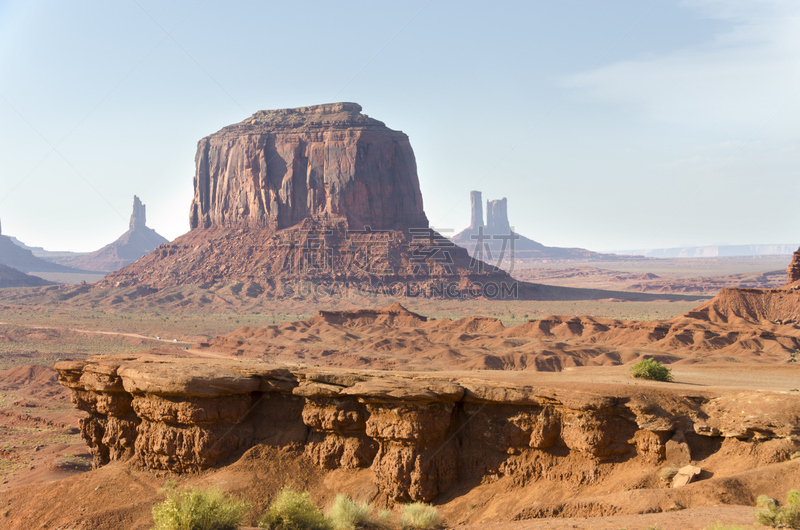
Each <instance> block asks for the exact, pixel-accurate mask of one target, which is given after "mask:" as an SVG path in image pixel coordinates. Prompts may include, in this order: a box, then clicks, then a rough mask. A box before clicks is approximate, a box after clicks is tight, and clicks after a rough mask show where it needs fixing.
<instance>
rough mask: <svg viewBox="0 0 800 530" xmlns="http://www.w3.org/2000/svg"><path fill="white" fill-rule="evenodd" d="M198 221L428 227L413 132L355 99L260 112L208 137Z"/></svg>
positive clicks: (202, 152) (199, 159)
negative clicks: (396, 127)
mask: <svg viewBox="0 0 800 530" xmlns="http://www.w3.org/2000/svg"><path fill="white" fill-rule="evenodd" d="M195 163H196V172H195V181H194V188H195V194H194V199H193V200H192V206H191V215H190V221H191V227H192V228H193V229H194V228H200V227H202V228H211V227H258V228H272V229H282V228H288V227H290V226H294V225H296V224H297V223H299V222H301V221H303V220H304V219H306V218H312V219H316V220H327V219H346V220H347V221H348V224H349V225H350V227H351V228H352V229H357V230H364V229H365V228H366V227H371V228H372V229H400V230H404V229H407V228H409V227H414V228H427V227H428V219H427V218H426V217H425V212H424V211H423V208H422V194H421V193H420V190H419V179H418V177H417V165H416V161H415V158H414V152H413V151H412V149H411V144H410V143H409V141H408V136H406V135H405V134H403V133H402V132H400V131H393V130H391V129H389V128H388V127H386V126H385V125H384V124H383V123H382V122H380V121H378V120H375V119H373V118H370V117H369V116H366V115H364V114H361V106H360V105H358V104H356V103H332V104H328V105H315V106H313V107H301V108H297V109H281V110H267V111H260V112H257V113H256V114H254V115H253V116H251V117H250V118H248V119H246V120H244V121H243V122H241V123H238V124H235V125H230V126H228V127H225V128H224V129H222V130H221V131H219V132H217V133H215V134H213V135H211V136H208V137H206V138H203V139H202V140H200V142H199V144H198V146H197V156H196V159H195Z"/></svg>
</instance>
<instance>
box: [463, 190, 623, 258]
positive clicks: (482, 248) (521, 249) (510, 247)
mask: <svg viewBox="0 0 800 530" xmlns="http://www.w3.org/2000/svg"><path fill="white" fill-rule="evenodd" d="M451 241H453V243H455V244H457V245H459V246H462V247H464V248H466V249H467V251H468V252H469V253H470V255H471V256H472V257H473V258H475V259H479V260H483V261H486V262H488V263H491V264H492V265H497V266H501V264H502V266H504V267H509V266H510V264H511V263H512V262H511V260H512V258H513V259H544V260H574V259H581V260H586V259H589V260H595V259H597V260H599V259H602V260H615V259H622V258H621V257H620V256H615V255H613V254H600V253H597V252H592V251H591V250H586V249H583V248H561V247H547V246H545V245H542V244H541V243H538V242H536V241H534V240H532V239H529V238H527V237H525V236H523V235H521V234H518V233H516V232H514V230H513V228H512V227H511V224H510V223H509V222H508V199H507V198H506V197H503V198H502V199H495V200H487V201H486V223H485V224H484V222H483V212H482V210H481V192H480V191H472V192H470V224H469V227H468V228H466V229H464V230H463V231H461V232H459V233H458V234H456V235H455V236H453V237H452V238H451Z"/></svg>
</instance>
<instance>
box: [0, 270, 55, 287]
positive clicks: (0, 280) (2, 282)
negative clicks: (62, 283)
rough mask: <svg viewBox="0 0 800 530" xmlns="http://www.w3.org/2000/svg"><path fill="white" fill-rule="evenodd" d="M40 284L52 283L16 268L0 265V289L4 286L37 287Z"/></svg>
mask: <svg viewBox="0 0 800 530" xmlns="http://www.w3.org/2000/svg"><path fill="white" fill-rule="evenodd" d="M41 285H52V283H51V282H48V281H47V280H44V279H42V278H39V277H38V276H31V275H29V274H25V273H24V272H21V271H18V270H17V269H12V268H11V267H6V266H5V265H0V289H2V288H6V287H38V286H41Z"/></svg>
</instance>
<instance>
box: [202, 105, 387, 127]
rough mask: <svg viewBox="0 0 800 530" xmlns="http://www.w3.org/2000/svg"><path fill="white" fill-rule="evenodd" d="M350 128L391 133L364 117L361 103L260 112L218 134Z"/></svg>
mask: <svg viewBox="0 0 800 530" xmlns="http://www.w3.org/2000/svg"><path fill="white" fill-rule="evenodd" d="M350 128H359V129H376V130H384V131H390V130H391V129H389V128H388V127H386V125H385V124H384V123H383V122H382V121H378V120H376V119H374V118H370V117H369V116H367V115H366V114H362V113H361V105H359V104H358V103H326V104H323V105H313V106H310V107H298V108H295V109H276V110H260V111H258V112H256V113H255V114H253V115H252V116H250V117H249V118H247V119H245V120H244V121H241V122H239V123H235V124H233V125H228V126H227V127H224V128H223V129H221V130H220V131H219V133H232V132H235V133H251V132H266V131H274V130H313V129H350ZM219 133H217V134H219Z"/></svg>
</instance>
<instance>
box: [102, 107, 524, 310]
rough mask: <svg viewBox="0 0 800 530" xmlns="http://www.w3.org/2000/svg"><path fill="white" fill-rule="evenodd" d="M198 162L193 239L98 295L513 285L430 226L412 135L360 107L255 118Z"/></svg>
mask: <svg viewBox="0 0 800 530" xmlns="http://www.w3.org/2000/svg"><path fill="white" fill-rule="evenodd" d="M195 160H196V173H195V177H194V188H195V192H194V198H193V199H192V204H191V213H190V225H191V231H190V232H189V233H188V234H186V235H184V236H181V237H179V238H178V239H176V240H175V241H173V242H172V243H169V244H164V245H161V246H160V247H159V248H158V249H156V250H155V251H154V252H153V253H152V254H150V255H148V256H146V257H144V258H143V259H141V260H139V261H138V262H136V263H134V264H132V265H131V266H128V267H126V268H123V269H121V270H119V271H117V272H116V273H113V274H111V275H109V276H107V277H106V279H104V280H103V281H102V282H101V283H100V284H99V285H98V286H97V287H106V288H108V287H113V288H118V287H134V288H142V287H144V288H147V289H156V290H158V289H163V288H167V287H174V286H180V285H201V286H203V287H204V288H212V287H213V286H215V285H216V286H219V285H223V284H230V283H232V282H245V283H246V284H247V285H246V287H244V288H243V290H244V292H246V293H248V296H250V295H251V294H252V296H253V297H256V296H259V295H261V294H262V293H266V294H267V295H271V294H275V293H277V294H278V295H282V294H287V293H289V291H291V292H295V291H294V288H292V289H290V290H287V289H286V288H285V285H286V283H287V282H289V281H291V282H295V281H298V280H304V281H305V280H308V281H311V282H313V283H314V284H315V285H321V284H324V285H326V288H329V287H331V286H332V285H333V286H343V285H344V286H348V287H351V286H353V285H358V286H359V288H363V287H364V286H367V288H372V287H371V286H375V285H377V284H380V285H381V286H386V285H389V284H391V285H393V286H394V287H392V293H394V294H398V293H399V292H402V291H403V290H407V291H408V292H406V293H403V294H409V293H411V292H413V293H414V294H417V293H420V294H423V295H426V294H428V293H430V292H433V293H438V292H441V291H442V289H441V288H442V285H444V288H445V290H447V289H449V291H447V294H448V295H449V296H461V293H464V292H465V291H467V290H470V289H472V287H473V286H475V285H477V284H481V285H484V284H486V283H487V282H490V281H491V282H493V288H492V289H493V291H492V293H490V294H493V293H495V292H496V291H497V292H500V289H502V288H503V285H502V284H503V283H505V284H506V285H508V286H509V287H508V289H513V287H512V284H513V280H512V279H511V277H510V276H508V274H506V273H505V272H503V271H500V270H499V269H496V268H495V267H493V266H487V265H484V264H479V263H476V262H475V261H474V260H472V259H471V258H470V256H469V255H468V254H467V252H466V250H465V249H463V248H459V247H457V246H455V245H453V244H452V243H451V242H450V241H449V240H447V239H446V238H444V237H442V236H440V235H439V234H438V233H436V232H434V231H433V230H431V229H430V228H429V227H428V219H427V217H426V216H425V212H424V210H423V206H422V194H421V192H420V187H419V179H418V177H417V167H416V161H415V159H414V152H413V150H412V149H411V145H410V143H409V140H408V136H406V135H405V134H404V133H402V132H400V131H394V130H392V129H389V128H388V127H386V126H385V125H384V124H383V123H382V122H380V121H378V120H375V119H373V118H370V117H368V116H366V115H364V114H362V113H361V106H359V105H357V104H355V103H333V104H327V105H317V106H313V107H301V108H297V109H282V110H270V111H260V112H257V113H255V114H254V115H253V116H251V117H250V118H247V119H246V120H244V121H243V122H241V123H238V124H235V125H230V126H228V127H225V128H223V129H222V130H220V131H219V132H217V133H215V134H212V135H210V136H208V137H206V138H203V139H202V140H200V142H199V143H198V148H197V156H196V159H195ZM409 282H413V283H414V285H413V286H412V287H411V288H408V285H409ZM398 286H399V287H398ZM495 287H496V288H495ZM240 289H241V288H240ZM381 292H385V291H381ZM472 292H479V289H477V290H476V289H472Z"/></svg>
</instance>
